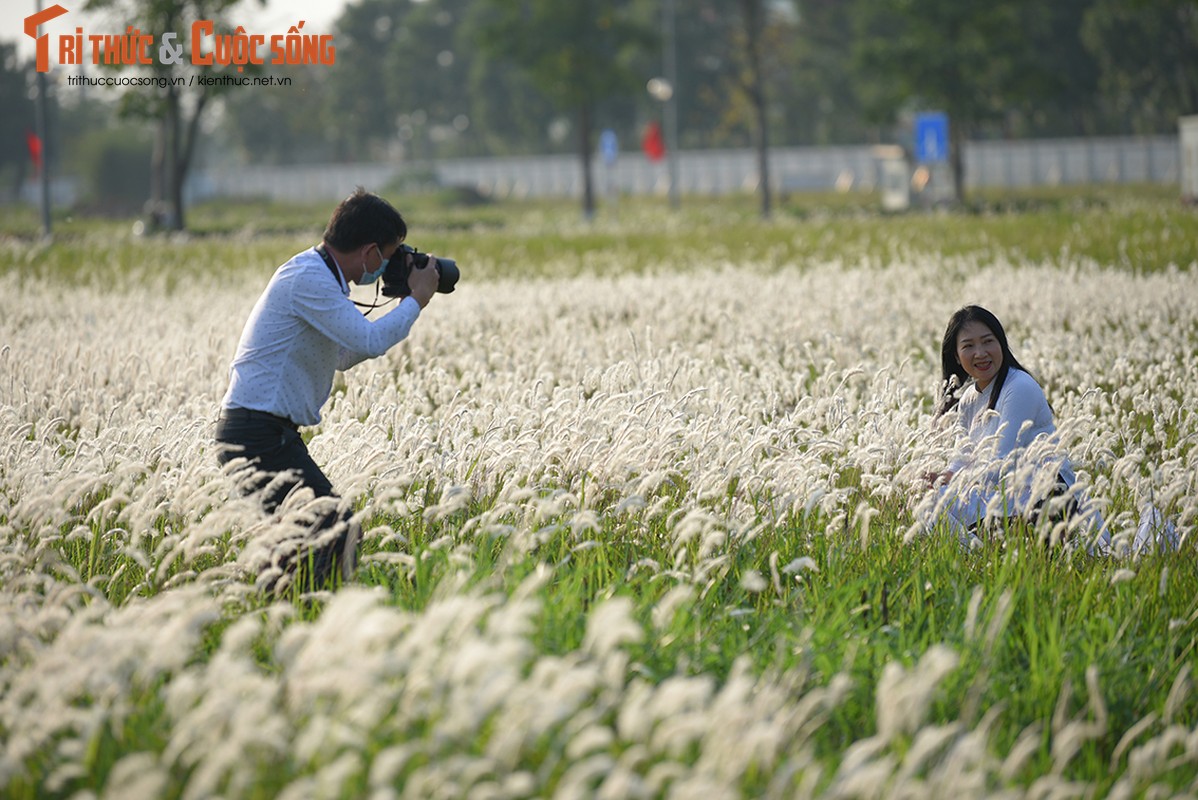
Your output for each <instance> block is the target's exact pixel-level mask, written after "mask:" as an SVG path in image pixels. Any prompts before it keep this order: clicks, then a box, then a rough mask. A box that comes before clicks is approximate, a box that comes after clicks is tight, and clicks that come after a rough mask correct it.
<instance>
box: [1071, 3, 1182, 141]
mask: <svg viewBox="0 0 1198 800" xmlns="http://www.w3.org/2000/svg"><path fill="white" fill-rule="evenodd" d="M1081 36H1082V39H1083V41H1084V42H1085V45H1086V47H1087V49H1088V50H1089V52H1090V53H1091V55H1092V57H1093V58H1094V60H1095V61H1096V62H1097V64H1098V75H1099V82H1100V83H1099V85H1100V88H1101V90H1102V96H1103V97H1104V98H1105V100H1106V102H1107V103H1108V104H1109V106H1110V110H1111V111H1112V112H1113V115H1114V116H1115V118H1117V119H1121V120H1123V121H1124V126H1126V127H1125V130H1129V131H1130V132H1135V133H1151V132H1155V131H1160V130H1164V129H1168V128H1170V127H1173V126H1175V125H1176V121H1177V117H1178V116H1181V115H1185V114H1195V113H1198V2H1196V0H1151V2H1149V0H1130V1H1129V0H1093V2H1091V3H1089V4H1088V8H1087V10H1086V13H1085V18H1084V21H1083V24H1082V30H1081Z"/></svg>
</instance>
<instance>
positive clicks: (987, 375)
mask: <svg viewBox="0 0 1198 800" xmlns="http://www.w3.org/2000/svg"><path fill="white" fill-rule="evenodd" d="M957 360H958V361H959V362H961V366H962V367H963V368H964V369H965V372H966V374H968V375H969V377H971V378H973V379H974V380H975V381H976V382H977V387H978V391H981V390H983V389H985V388H986V387H987V386H989V385H990V381H992V380H994V376H995V375H997V374H998V370H999V368H1001V367H1002V345H1001V344H999V342H998V337H997V336H995V335H994V331H992V330H990V328H989V327H987V326H986V325H985V324H984V323H982V322H967V323H965V324H964V325H963V326H962V327H961V331H960V333H958V334H957Z"/></svg>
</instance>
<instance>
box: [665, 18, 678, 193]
mask: <svg viewBox="0 0 1198 800" xmlns="http://www.w3.org/2000/svg"><path fill="white" fill-rule="evenodd" d="M663 17H664V19H663V20H662V27H663V28H664V29H665V37H664V38H665V64H664V65H663V67H664V71H665V78H666V81H667V82H668V83H669V85H670V88H671V89H672V91H671V92H670V96H669V97H668V98H667V99H666V108H665V112H666V114H665V123H666V168H667V170H668V174H669V176H670V208H678V51H677V46H676V44H675V36H674V22H675V19H674V0H665V9H664V13H663Z"/></svg>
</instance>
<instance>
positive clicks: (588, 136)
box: [478, 0, 656, 217]
mask: <svg viewBox="0 0 1198 800" xmlns="http://www.w3.org/2000/svg"><path fill="white" fill-rule="evenodd" d="M635 5H636V4H634V3H632V2H630V1H629V0H576V2H571V3H562V2H559V1H558V0H484V1H483V2H481V3H479V6H480V11H479V13H480V14H481V15H482V16H480V17H479V27H478V30H479V31H480V33H481V36H480V40H479V44H480V46H481V47H482V49H483V50H484V51H485V52H486V53H488V54H489V55H490V56H491V57H492V58H493V59H495V61H496V62H498V63H497V66H498V65H502V64H504V63H506V64H510V65H512V66H515V67H517V68H518V69H520V70H521V71H523V72H524V73H525V74H526V75H527V76H528V78H529V80H530V81H531V82H532V84H533V85H534V86H536V87H537V89H538V90H540V91H541V92H542V93H543V94H544V95H545V97H546V98H548V99H549V100H550V101H551V102H552V103H553V104H554V105H555V106H556V107H558V108H560V109H563V110H564V109H570V110H572V112H573V114H574V118H575V122H574V124H575V129H576V135H577V147H578V149H577V153H578V156H579V160H580V162H581V165H582V173H583V200H582V203H583V214H584V215H585V216H587V217H590V216H592V215H593V214H594V211H595V194H594V185H593V184H594V180H593V176H592V174H591V157H592V154H593V152H594V147H593V145H592V133H593V130H592V129H593V127H594V124H595V111H596V106H597V105H598V103H600V102H601V101H603V100H605V99H607V98H610V97H612V96H614V95H618V94H621V93H631V92H635V91H639V90H640V87H641V86H643V85H644V80H643V75H642V74H641V73H638V72H637V70H635V69H634V68H633V65H634V63H636V60H637V59H638V57H640V56H641V55H642V52H643V50H644V49H646V48H648V47H650V46H651V45H653V44H654V43H655V41H656V39H655V35H654V31H653V29H652V28H650V27H649V26H648V25H647V24H646V22H644V21H643V20H642V19H641V18H639V17H638V16H637V14H636V7H635Z"/></svg>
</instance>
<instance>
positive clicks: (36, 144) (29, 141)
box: [25, 131, 42, 169]
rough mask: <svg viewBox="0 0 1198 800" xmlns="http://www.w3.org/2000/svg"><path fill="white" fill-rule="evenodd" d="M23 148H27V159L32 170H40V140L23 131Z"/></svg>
mask: <svg viewBox="0 0 1198 800" xmlns="http://www.w3.org/2000/svg"><path fill="white" fill-rule="evenodd" d="M25 146H26V147H28V148H29V159H30V160H31V161H32V162H33V167H34V169H41V168H42V140H41V139H39V138H38V135H37V134H36V133H34V132H33V131H25Z"/></svg>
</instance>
